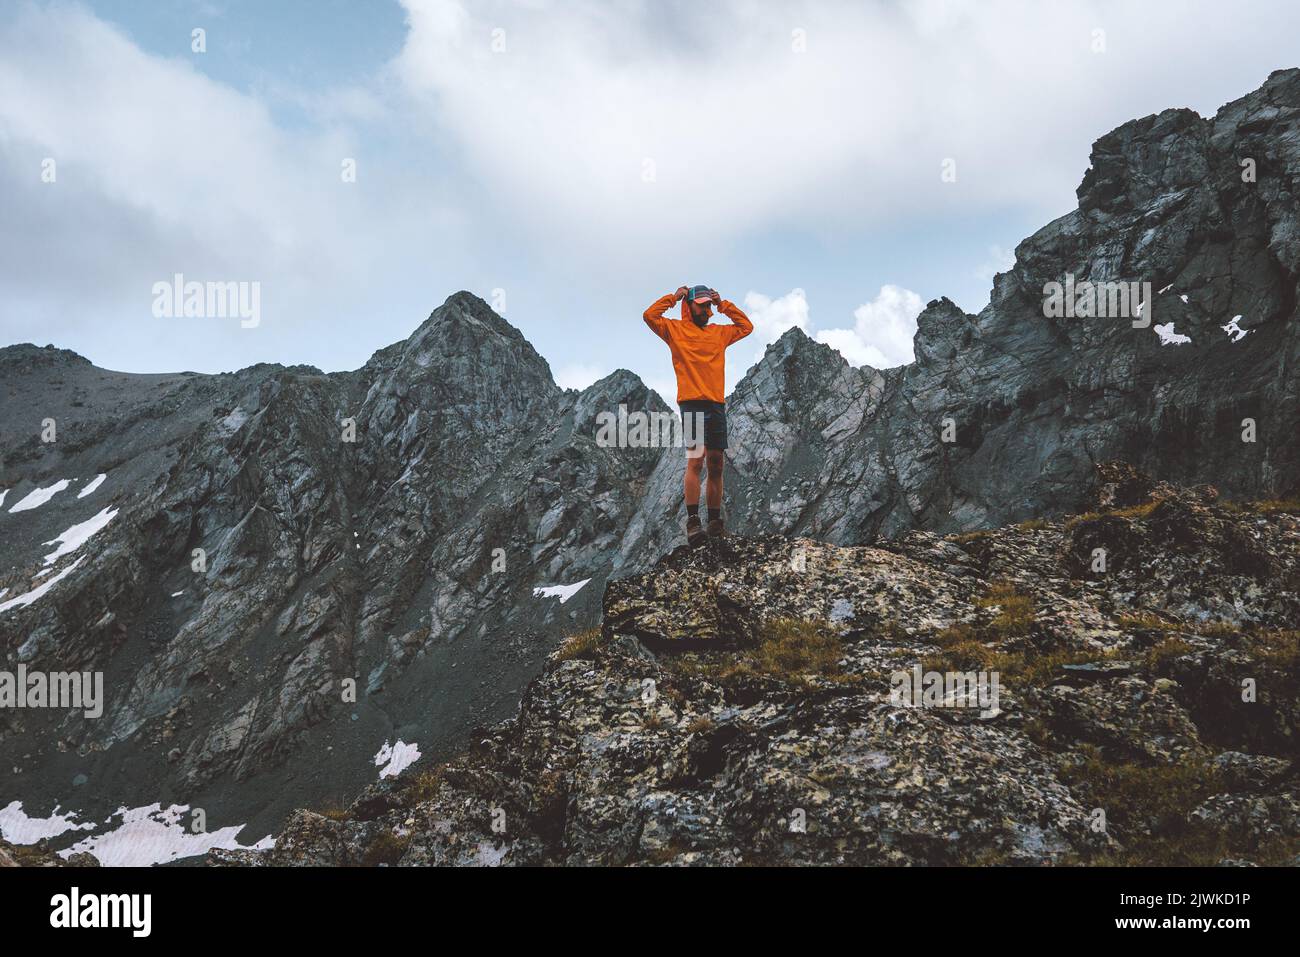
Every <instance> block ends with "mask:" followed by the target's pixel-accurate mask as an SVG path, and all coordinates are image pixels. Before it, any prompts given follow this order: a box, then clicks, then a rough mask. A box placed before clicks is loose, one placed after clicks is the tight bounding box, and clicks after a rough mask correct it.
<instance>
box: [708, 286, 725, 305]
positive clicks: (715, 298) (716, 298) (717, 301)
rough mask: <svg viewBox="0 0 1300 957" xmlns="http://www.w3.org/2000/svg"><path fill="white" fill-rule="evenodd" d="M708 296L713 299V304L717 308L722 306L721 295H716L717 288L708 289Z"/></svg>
mask: <svg viewBox="0 0 1300 957" xmlns="http://www.w3.org/2000/svg"><path fill="white" fill-rule="evenodd" d="M709 298H710V299H712V300H713V304H714V305H715V306H717V307H718V308H722V297H721V296H719V295H718V290H716V289H710V290H709Z"/></svg>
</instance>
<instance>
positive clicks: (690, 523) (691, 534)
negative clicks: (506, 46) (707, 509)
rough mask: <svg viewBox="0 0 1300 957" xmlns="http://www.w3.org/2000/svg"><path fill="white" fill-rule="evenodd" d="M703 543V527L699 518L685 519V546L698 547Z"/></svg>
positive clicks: (694, 516)
mask: <svg viewBox="0 0 1300 957" xmlns="http://www.w3.org/2000/svg"><path fill="white" fill-rule="evenodd" d="M702 541H704V527H703V526H702V525H700V517H699V516H698V515H691V516H689V517H688V518H687V519H686V544H687V545H698V544H699V543H700V542H702Z"/></svg>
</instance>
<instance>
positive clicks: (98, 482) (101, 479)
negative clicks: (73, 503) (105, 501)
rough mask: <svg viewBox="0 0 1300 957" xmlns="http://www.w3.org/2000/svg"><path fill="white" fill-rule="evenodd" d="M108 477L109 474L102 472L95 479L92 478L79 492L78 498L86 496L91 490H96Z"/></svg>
mask: <svg viewBox="0 0 1300 957" xmlns="http://www.w3.org/2000/svg"><path fill="white" fill-rule="evenodd" d="M106 478H108V476H107V475H105V474H104V473H103V472H100V473H99V474H98V475H96V476H95V477H94V478H93V479H91V480H90V481H89V482H87V483H86V487H85V488H83V489H82V490H81V491H80V492H78V493H77V498H85V497H86V496H87V495H89V494H90V493H91V492H93V491H95V489H97V488H99V487H100V486H101V485H103V484H104V479H106Z"/></svg>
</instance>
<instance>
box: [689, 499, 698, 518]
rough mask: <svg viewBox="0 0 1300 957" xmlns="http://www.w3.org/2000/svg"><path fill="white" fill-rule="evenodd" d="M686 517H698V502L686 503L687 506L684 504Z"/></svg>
mask: <svg viewBox="0 0 1300 957" xmlns="http://www.w3.org/2000/svg"><path fill="white" fill-rule="evenodd" d="M686 517H687V518H699V517H700V505H699V503H698V502H696V503H695V504H694V505H687V506H686Z"/></svg>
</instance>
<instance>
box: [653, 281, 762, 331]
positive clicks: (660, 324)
mask: <svg viewBox="0 0 1300 957" xmlns="http://www.w3.org/2000/svg"><path fill="white" fill-rule="evenodd" d="M685 295H686V287H685V286H679V287H678V289H677V291H676V292H670V293H669V294H668V295H666V296H660V297H659V298H658V299H656V300H655V301H654V302H652V303H650V306H649V307H648V308H647V309H646V311H645V312H643V313H642V314H641V318H642V319H644V320H645V324H646V325H647V326H649V327H650V330H651V331H652V332H653V333H654V334H655V335H656V336H658V337H659V338H660V339H662V340H664V342H667V341H668V326H667V322H668V320H667V319H666V318H665V317H664V313H666V312H667V311H668V310H669V309H671V308H672V307H673V306H674V305H675V304H676V303H679V302H681V300H682V297H683V296H685ZM747 321H748V320H747Z"/></svg>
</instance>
